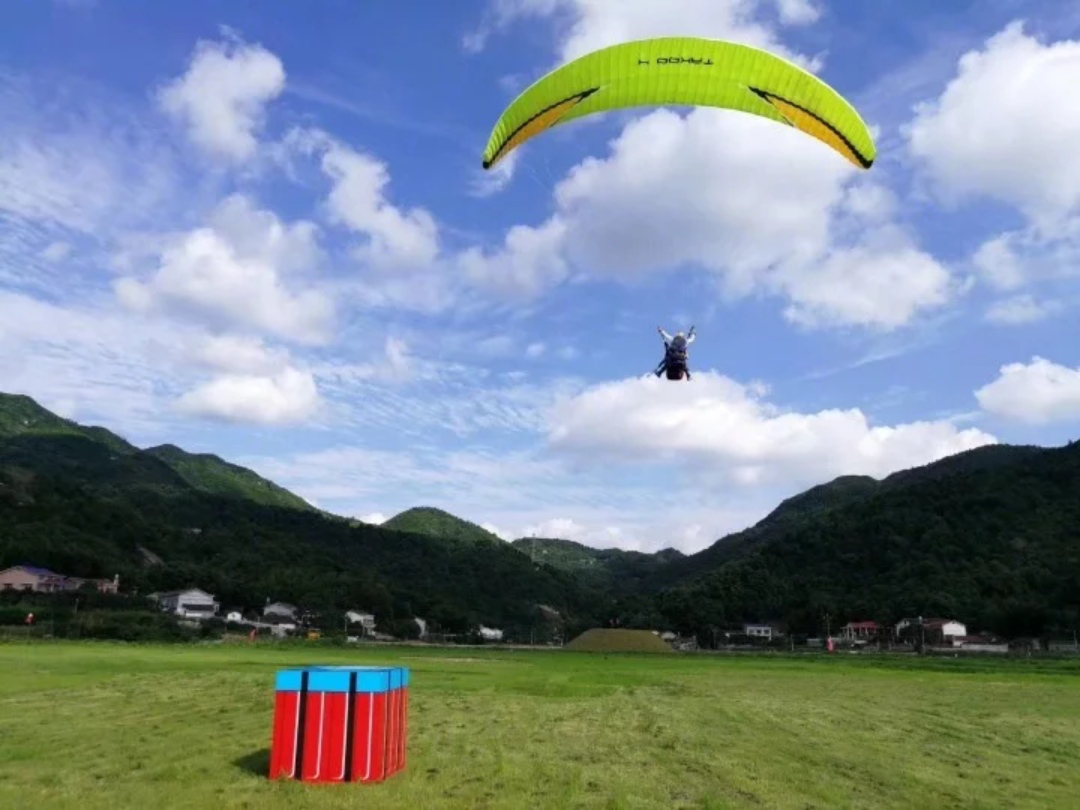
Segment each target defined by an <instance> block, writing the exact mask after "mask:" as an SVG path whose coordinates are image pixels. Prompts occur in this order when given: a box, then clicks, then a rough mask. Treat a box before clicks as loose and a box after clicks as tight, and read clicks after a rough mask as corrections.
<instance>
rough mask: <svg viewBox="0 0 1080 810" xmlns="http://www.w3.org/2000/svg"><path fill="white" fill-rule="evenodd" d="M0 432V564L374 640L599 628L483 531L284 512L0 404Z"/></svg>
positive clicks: (227, 471)
mask: <svg viewBox="0 0 1080 810" xmlns="http://www.w3.org/2000/svg"><path fill="white" fill-rule="evenodd" d="M0 425H3V426H5V427H6V428H8V429H6V430H5V432H4V433H3V434H0V568H4V567H7V566H9V565H14V564H33V565H39V566H44V567H48V568H51V569H53V570H56V571H59V572H62V573H64V574H67V575H70V576H82V577H110V578H111V577H112V576H113V575H114V574H119V575H120V577H121V583H122V588H123V589H124V590H126V591H132V590H134V591H137V592H140V593H144V594H145V593H149V592H152V591H161V590H169V589H175V588H187V587H199V588H202V589H204V590H207V591H209V592H211V593H213V594H215V596H216V597H217V599H218V600H219V602H220V603H221V604H222V607H223V608H225V609H231V608H239V609H245V608H246V609H257V608H259V607H260V606H262V605H263V604H264V602H265V601H266V600H267V599H273V600H281V601H287V602H291V603H293V604H297V605H302V606H304V607H305V608H306V609H308V610H310V611H313V612H315V613H317V614H322V616H323V618H324V621H329V622H330V626H331V627H334V626H336V625H337V622H338V619H337V618H335V615H338V616H339V615H340V612H341V611H344V610H347V609H357V610H370V611H373V612H374V613H375V614H376V617H377V619H378V620H379V621H380V626H381V627H382V628H384V629H402V627H403V626H411V627H415V625H412V624H411V621H409V620H411V618H412V617H413V616H420V617H422V618H425V619H427V620H428V622H429V626H430V627H431V628H432V629H435V630H438V631H440V632H448V633H458V634H464V633H466V632H467V631H468V630H469V629H470V628H471V627H474V626H475V625H477V624H480V623H484V624H488V625H495V626H499V627H503V628H505V629H506V630H507V631H508V633H511V634H512V633H515V632H516V633H517V634H518V636H519V637H522V636H525V637H528V636H529V635H530V634H533V636H534V637H538V638H541V639H543V638H545V637H546V636H547V635H549V634H551V633H554V632H556V631H557V628H555V627H553V626H552V625H551V623H550V622H548V621H546V620H545V619H544V615H545V614H544V613H543V612H542V611H541V610H540V609H539V607H538V606H539V605H546V606H550V607H552V608H554V609H555V610H557V611H558V612H559V613H560V614H561V616H563V617H565V619H566V620H567V621H569V622H571V623H573V622H580V623H581V626H582V628H584V627H588V626H591V625H592V624H594V623H595V622H596V621H598V620H599V618H598V617H597V616H595V615H594V611H596V610H597V609H601V610H602V607H601V605H600V603H599V601H598V596H597V594H595V593H592V592H589V591H588V590H587V589H585V588H582V587H581V586H580V584H579V583H578V582H577V581H576V580H575V579H574V578H573V576H572V575H570V574H567V573H565V572H562V571H559V570H558V569H555V568H552V567H550V566H537V565H533V563H532V562H531V561H530V560H529V558H528V557H527V556H525V555H524V554H521V553H520V552H519V551H517V550H516V549H514V548H513V547H512V546H511V545H510V544H508V543H505V542H503V541H501V540H499V539H498V538H495V537H494V536H493V535H492V536H490V537H491V538H492V542H488V541H487V537H484V538H483V539H484V542H461V541H460V540H461V538H460V537H458V539H457V540H456V541H448V540H447V539H445V538H443V537H440V536H437V535H432V534H424V533H416V532H412V531H407V530H403V529H400V528H399V529H385V528H380V527H373V526H368V525H366V524H354V523H352V522H350V521H347V520H345V519H343V518H335V517H332V516H327V515H324V514H321V513H318V512H316V511H315V510H312V509H310V508H297V507H296V506H294V504H295V503H296V502H297V501H299V500H300V499H299V498H297V497H296V496H295V495H293V494H292V493H289V492H287V490H283V489H281V488H280V487H277V486H276V485H273V484H271V483H270V482H265V485H264V484H263V483H262V482H263V481H264V479H261V478H259V477H258V476H257V475H255V473H253V472H251V471H249V470H244V469H243V468H239V467H235V466H234V465H231V464H227V463H225V462H222V461H220V460H219V459H216V458H215V457H213V456H193V455H191V454H187V453H185V452H183V451H182V450H179V449H178V448H154V449H153V450H152V451H140V450H138V449H137V448H134V447H133V446H131V445H130V444H127V443H126V442H124V440H122V439H119V437H116V436H114V435H113V434H108V433H106V432H102V431H89V430H85V429H82V428H80V427H79V426H78V425H75V424H74V423H68V422H65V421H64V420H60V419H59V418H58V417H53V416H52V415H51V414H49V412H48V411H46V410H45V409H43V408H40V406H37V405H36V403H33V401H32V400H30V401H29V402H28V401H27V398H24V397H8V396H4V397H3V398H2V399H0ZM11 425H15V426H16V429H11V428H10V426H11ZM267 501H270V503H267ZM424 514H426V513H424ZM449 517H450V516H447V518H449ZM454 520H456V519H454ZM461 523H464V522H461ZM398 525H399V526H400V522H399V524H398ZM440 525H442V526H446V525H447V522H446V521H445V520H444V521H442V523H440ZM477 528H478V527H477ZM480 531H481V532H482V530H480ZM483 535H487V533H486V532H483Z"/></svg>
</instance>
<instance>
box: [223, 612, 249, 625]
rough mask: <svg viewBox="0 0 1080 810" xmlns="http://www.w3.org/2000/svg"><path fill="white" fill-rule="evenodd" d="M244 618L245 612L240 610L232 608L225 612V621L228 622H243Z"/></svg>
mask: <svg viewBox="0 0 1080 810" xmlns="http://www.w3.org/2000/svg"><path fill="white" fill-rule="evenodd" d="M243 620H244V614H242V613H241V612H240V611H239V610H230V611H229V612H228V613H226V614H225V621H227V622H242V621H243Z"/></svg>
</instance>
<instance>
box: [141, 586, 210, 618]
mask: <svg viewBox="0 0 1080 810" xmlns="http://www.w3.org/2000/svg"><path fill="white" fill-rule="evenodd" d="M157 603H158V607H160V608H161V609H162V610H163V611H165V612H166V613H172V614H174V615H176V616H180V617H182V618H185V619H210V618H213V617H214V616H216V615H217V612H218V610H219V609H220V608H221V606H220V605H219V604H218V603H217V600H215V599H214V595H213V594H212V593H207V592H206V591H203V590H199V589H198V588H189V589H187V590H186V591H168V592H166V593H160V594H158V595H157Z"/></svg>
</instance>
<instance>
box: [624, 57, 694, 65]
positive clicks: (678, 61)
mask: <svg viewBox="0 0 1080 810" xmlns="http://www.w3.org/2000/svg"><path fill="white" fill-rule="evenodd" d="M637 63H638V64H639V65H650V64H656V65H705V66H708V65H711V64H713V60H712V59H708V58H706V57H700V56H658V57H656V59H655V60H653V61H650V60H648V59H642V58H641V57H640V56H639V57H638V60H637Z"/></svg>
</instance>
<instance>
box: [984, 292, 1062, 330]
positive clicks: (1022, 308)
mask: <svg viewBox="0 0 1080 810" xmlns="http://www.w3.org/2000/svg"><path fill="white" fill-rule="evenodd" d="M1060 307H1061V305H1060V304H1059V303H1058V302H1057V301H1040V300H1038V299H1036V298H1035V297H1034V296H1032V295H1026V294H1025V295H1014V296H1012V297H1011V298H1005V299H1002V300H1000V301H996V302H994V303H993V304H991V305H990V307H989V308H988V309H987V311H986V320H988V321H990V322H991V323H996V324H1001V325H1006V326H1017V325H1020V324H1027V323H1035V322H1036V321H1041V320H1043V319H1044V318H1046V317H1048V316H1049V315H1052V314H1053V313H1055V312H1057V311H1058V310H1059V309H1060Z"/></svg>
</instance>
